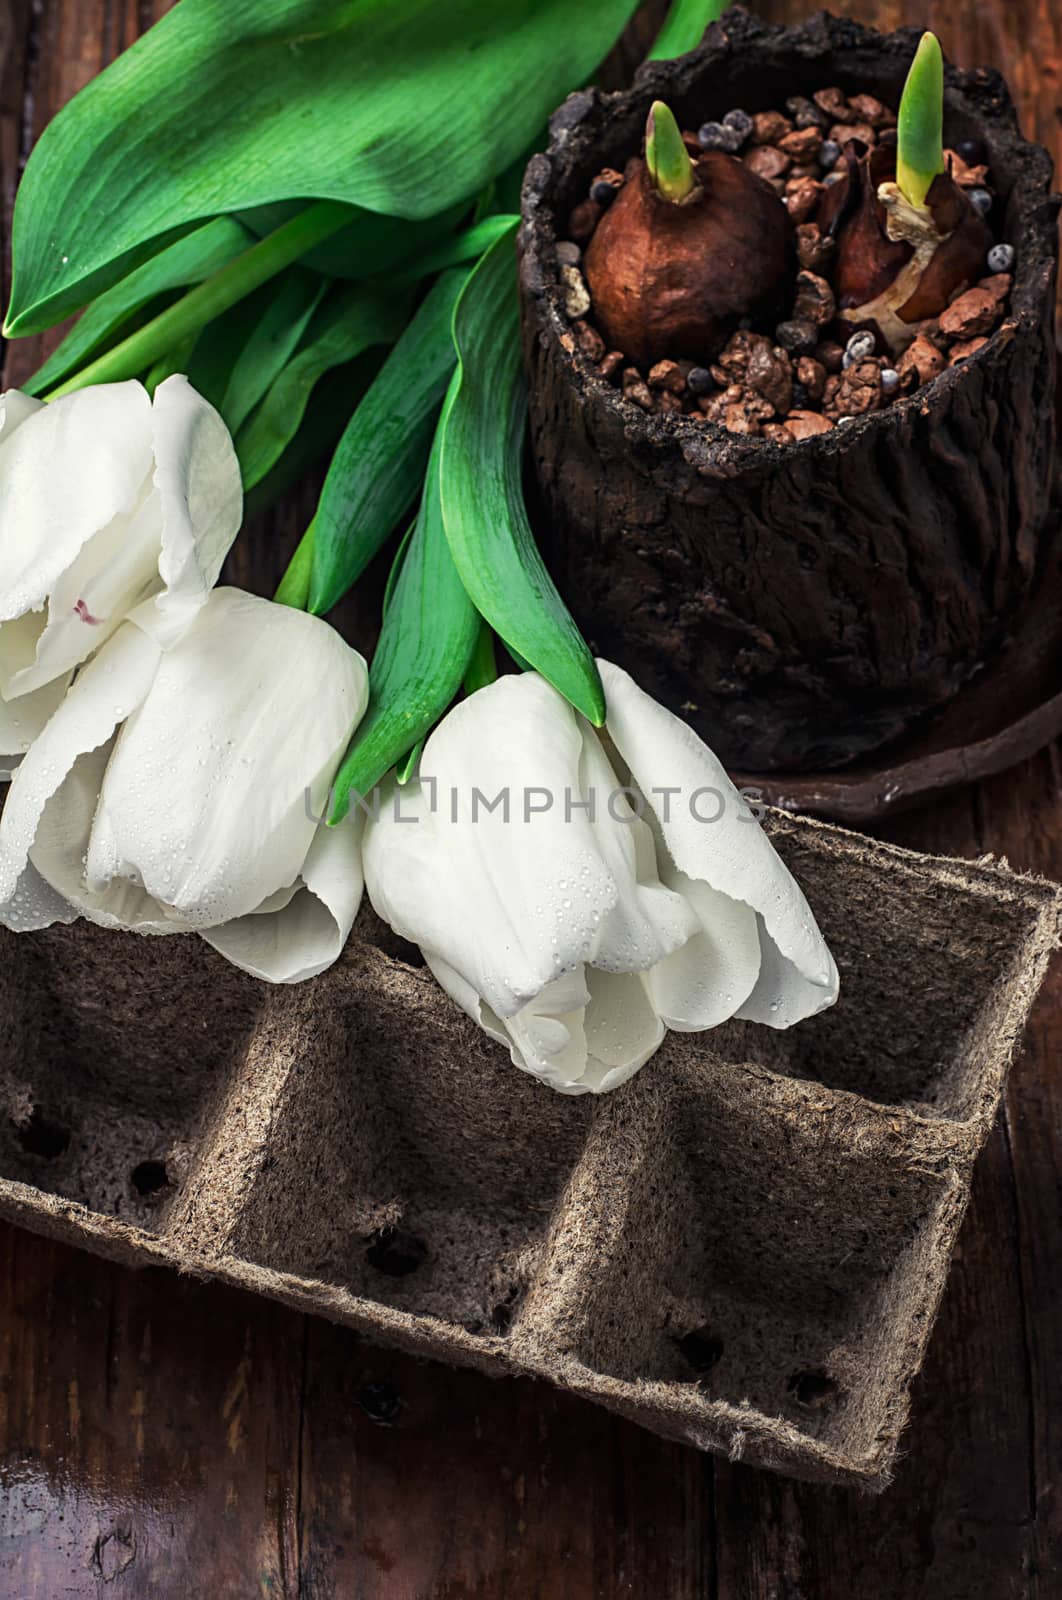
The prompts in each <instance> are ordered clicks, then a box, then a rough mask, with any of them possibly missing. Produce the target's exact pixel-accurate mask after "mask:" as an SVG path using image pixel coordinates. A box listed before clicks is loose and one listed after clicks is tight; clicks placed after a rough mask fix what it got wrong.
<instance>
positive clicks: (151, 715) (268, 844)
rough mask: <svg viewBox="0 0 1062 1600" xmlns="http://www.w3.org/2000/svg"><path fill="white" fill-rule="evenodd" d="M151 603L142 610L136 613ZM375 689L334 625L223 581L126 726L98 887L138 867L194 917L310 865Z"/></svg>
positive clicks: (92, 870)
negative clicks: (339, 772) (329, 800)
mask: <svg viewBox="0 0 1062 1600" xmlns="http://www.w3.org/2000/svg"><path fill="white" fill-rule="evenodd" d="M152 610H153V608H152V607H150V606H149V607H141V608H140V609H139V610H138V612H137V613H136V619H137V622H138V623H139V624H140V625H141V626H145V627H149V626H152V624H153V621H154V619H153V617H151V616H150V615H145V614H146V613H151V612H152ZM152 631H154V628H153V626H152ZM155 648H156V650H157V648H158V647H157V645H156V646H155ZM110 649H111V646H109V645H108V647H107V649H106V650H105V651H104V652H103V655H102V656H101V657H99V658H98V659H99V660H102V659H104V658H105V657H106V656H107V655H108V654H109V653H110ZM367 699H368V675H367V672H366V668H365V663H364V661H363V660H362V658H361V657H360V656H359V655H358V654H357V652H356V651H353V650H351V649H350V648H349V647H348V646H347V645H345V644H344V643H343V641H342V639H341V638H340V637H339V635H338V634H337V633H336V632H335V631H334V629H332V628H330V627H329V626H328V624H327V623H325V622H322V621H320V620H319V619H318V618H316V617H310V616H307V615H306V614H304V613H303V612H300V611H295V610H292V609H290V608H289V607H287V606H279V605H274V604H273V602H271V601H269V600H262V599H258V598H256V597H255V596H253V595H247V594H243V593H241V592H240V591H239V590H235V589H217V590H215V591H214V592H213V593H212V594H211V595H210V597H209V599H208V601H207V603H206V604H205V606H204V607H203V608H202V610H201V611H200V612H199V613H198V615H197V617H196V619H195V621H194V623H193V624H192V625H191V627H190V628H189V629H188V630H187V632H186V633H184V634H183V635H182V636H181V637H180V638H179V639H178V640H177V642H176V643H175V644H174V645H173V647H172V648H171V649H169V650H167V651H164V652H163V653H162V655H161V659H160V660H159V662H158V667H157V671H156V673H155V676H154V681H153V683H152V686H151V693H150V695H149V696H148V697H147V699H146V700H145V701H144V703H143V704H142V705H141V706H139V708H138V709H137V710H136V711H134V712H133V714H132V715H131V716H130V717H129V720H128V721H127V722H126V724H125V726H124V727H123V729H122V731H121V735H120V737H119V739H118V742H117V745H116V747H115V751H114V754H113V755H112V757H111V760H110V762H109V764H108V767H107V772H106V776H105V778H104V780H103V787H102V792H101V795H100V801H99V806H98V809H97V812H96V818H95V822H94V825H93V830H92V838H91V842H90V844H89V851H88V864H87V882H88V886H89V888H90V890H92V891H93V892H94V893H101V892H102V891H103V889H104V887H105V886H106V885H107V884H109V883H110V882H111V881H112V880H113V879H117V878H123V879H132V880H133V881H134V882H138V883H142V884H143V887H144V889H145V890H146V891H147V893H148V894H149V895H151V896H152V897H153V898H154V899H155V900H157V901H158V902H159V903H160V904H161V905H163V906H166V907H168V908H170V910H171V912H172V913H173V914H174V915H175V918H176V920H178V921H180V922H181V923H182V924H184V925H186V926H194V927H196V928H198V929H203V928H210V927H218V926H220V925H221V924H222V923H226V922H230V921H233V920H234V919H236V918H239V917H243V916H246V915H248V914H250V913H252V912H254V910H255V909H256V907H258V906H259V905H261V903H262V902H263V901H264V900H265V899H266V898H267V897H268V896H269V895H272V894H273V893H275V891H276V890H277V889H278V888H281V887H284V886H286V885H290V884H293V883H294V882H295V880H296V879H297V877H298V876H299V874H300V872H301V871H302V869H303V865H304V863H305V861H306V858H307V853H308V852H309V850H310V846H311V845H312V844H313V842H314V835H315V830H316V823H315V821H314V815H315V810H316V808H319V807H320V805H321V804H322V801H323V796H324V793H325V791H326V790H327V788H328V785H329V784H330V783H331V780H332V777H333V775H334V773H335V769H336V766H337V765H338V762H339V760H340V758H341V757H342V755H343V752H344V750H345V749H346V746H347V743H348V741H349V738H350V734H351V732H352V730H353V728H354V727H355V725H356V724H357V722H358V720H359V719H360V717H361V715H362V713H363V712H364V709H365V705H366V702H367ZM308 790H309V791H310V804H308V802H307V791H308Z"/></svg>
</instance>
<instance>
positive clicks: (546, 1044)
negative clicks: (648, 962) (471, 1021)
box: [504, 968, 590, 1089]
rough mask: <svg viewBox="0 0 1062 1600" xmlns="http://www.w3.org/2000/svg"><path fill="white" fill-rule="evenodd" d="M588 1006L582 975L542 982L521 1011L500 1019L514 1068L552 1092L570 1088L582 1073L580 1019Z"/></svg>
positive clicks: (568, 974) (584, 1055) (583, 1056)
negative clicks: (539, 1080)
mask: <svg viewBox="0 0 1062 1600" xmlns="http://www.w3.org/2000/svg"><path fill="white" fill-rule="evenodd" d="M589 1003H590V991H589V989H588V988H587V984H586V975H585V971H584V969H582V968H578V969H577V970H576V971H574V972H566V973H565V974H564V975H563V977H560V978H555V979H554V981H553V982H552V983H548V984H547V985H546V987H545V988H544V989H543V990H542V992H541V993H540V994H537V995H535V997H534V999H533V1000H531V1001H529V1002H528V1004H527V1005H526V1006H524V1007H523V1009H522V1010H521V1011H518V1012H517V1013H516V1015H515V1016H513V1017H506V1018H505V1019H504V1021H505V1028H506V1031H507V1032H508V1034H509V1039H510V1054H511V1056H512V1059H513V1062H514V1064H515V1065H516V1066H518V1067H523V1068H524V1070H525V1071H526V1072H530V1073H533V1074H534V1076H535V1077H536V1078H541V1079H543V1081H544V1082H546V1083H548V1084H550V1085H552V1087H553V1088H555V1089H571V1088H573V1087H574V1086H575V1085H577V1084H578V1083H579V1081H580V1079H581V1078H582V1076H583V1073H584V1072H585V1071H586V1063H587V1045H586V1030H585V1026H584V1016H585V1012H586V1008H587V1006H588V1005H589Z"/></svg>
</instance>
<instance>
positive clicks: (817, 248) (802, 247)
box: [796, 222, 837, 272]
mask: <svg viewBox="0 0 1062 1600" xmlns="http://www.w3.org/2000/svg"><path fill="white" fill-rule="evenodd" d="M796 239H797V246H796V248H797V260H798V261H799V262H800V265H801V266H802V267H806V268H807V269H808V271H809V272H821V271H822V269H823V267H825V266H826V265H827V264H828V263H829V262H830V261H831V260H832V258H833V255H834V253H835V251H836V249H837V246H836V244H835V242H834V241H833V240H832V239H824V238H823V236H822V229H821V228H820V227H819V225H818V223H817V222H802V223H800V224H799V226H798V227H797V230H796Z"/></svg>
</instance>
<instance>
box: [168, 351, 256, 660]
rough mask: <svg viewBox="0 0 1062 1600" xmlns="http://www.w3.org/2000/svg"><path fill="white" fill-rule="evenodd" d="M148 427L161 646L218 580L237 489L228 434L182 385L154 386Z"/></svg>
mask: <svg viewBox="0 0 1062 1600" xmlns="http://www.w3.org/2000/svg"><path fill="white" fill-rule="evenodd" d="M151 421H152V427H153V431H154V443H155V479H154V482H155V488H156V490H157V491H158V496H159V501H160V504H161V541H162V553H161V555H160V556H159V558H158V570H159V573H160V575H161V578H162V582H163V584H164V585H165V589H164V591H163V593H162V594H160V595H159V597H158V600H157V601H156V605H157V607H158V611H159V616H160V620H161V622H162V624H163V626H164V628H165V630H166V637H164V638H163V640H162V642H164V643H168V642H170V640H172V638H173V637H175V636H176V634H177V633H178V632H179V631H180V629H181V628H182V627H184V626H185V625H186V624H187V622H188V620H189V618H190V616H191V615H193V614H194V612H195V611H196V610H197V609H198V608H199V607H200V606H201V605H203V603H204V602H205V600H206V597H207V595H208V594H209V592H210V590H211V589H212V588H213V587H214V585H215V583H216V582H217V580H218V574H219V573H220V571H221V566H222V563H223V561H224V560H225V557H226V555H227V554H228V551H229V548H230V546H231V544H232V542H233V540H234V539H235V537H236V534H237V532H238V531H239V527H240V521H241V518H242V515H243V484H242V480H241V477H240V466H239V462H238V461H237V459H236V451H235V449H234V448H233V443H232V439H231V438H230V436H229V431H228V429H227V428H226V426H225V424H224V422H222V420H221V418H220V416H219V415H218V413H217V412H216V411H215V410H214V407H213V406H212V405H210V404H208V402H207V401H206V400H204V399H203V397H202V395H200V394H197V393H196V391H195V390H194V389H193V388H192V386H191V384H190V383H189V382H188V379H187V378H184V377H181V376H175V377H172V378H167V379H166V380H165V382H164V383H160V384H159V386H158V388H157V389H156V390H155V400H154V404H153V406H152V412H151Z"/></svg>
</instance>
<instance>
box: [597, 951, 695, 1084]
mask: <svg viewBox="0 0 1062 1600" xmlns="http://www.w3.org/2000/svg"><path fill="white" fill-rule="evenodd" d="M680 953H681V952H680ZM667 959H669V960H672V961H673V960H675V959H676V957H675V956H670V957H668V958H667ZM649 977H650V974H649V973H638V972H632V973H611V972H589V973H588V974H587V980H588V984H589V989H590V1004H589V1006H588V1007H587V1011H586V1020H585V1028H586V1044H587V1050H588V1052H589V1060H588V1062H587V1065H586V1068H585V1070H584V1072H583V1075H582V1078H581V1079H580V1081H579V1085H578V1087H579V1088H582V1089H588V1090H590V1091H591V1092H592V1093H594V1094H607V1093H608V1092H609V1091H610V1090H612V1089H618V1088H619V1086H620V1084H621V1083H625V1082H626V1081H627V1079H628V1078H633V1076H634V1074H635V1073H636V1072H637V1071H638V1070H639V1068H641V1067H644V1065H645V1063H646V1062H647V1061H648V1060H649V1057H650V1056H651V1055H653V1054H654V1052H655V1051H656V1050H658V1049H659V1048H660V1045H661V1044H662V1043H663V1040H664V1031H665V1030H664V1023H663V1021H662V1020H661V1018H660V1017H659V1016H658V1015H657V1013H656V1010H655V1008H654V1006H653V1003H652V998H651V995H650V994H649V991H648V980H649Z"/></svg>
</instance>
